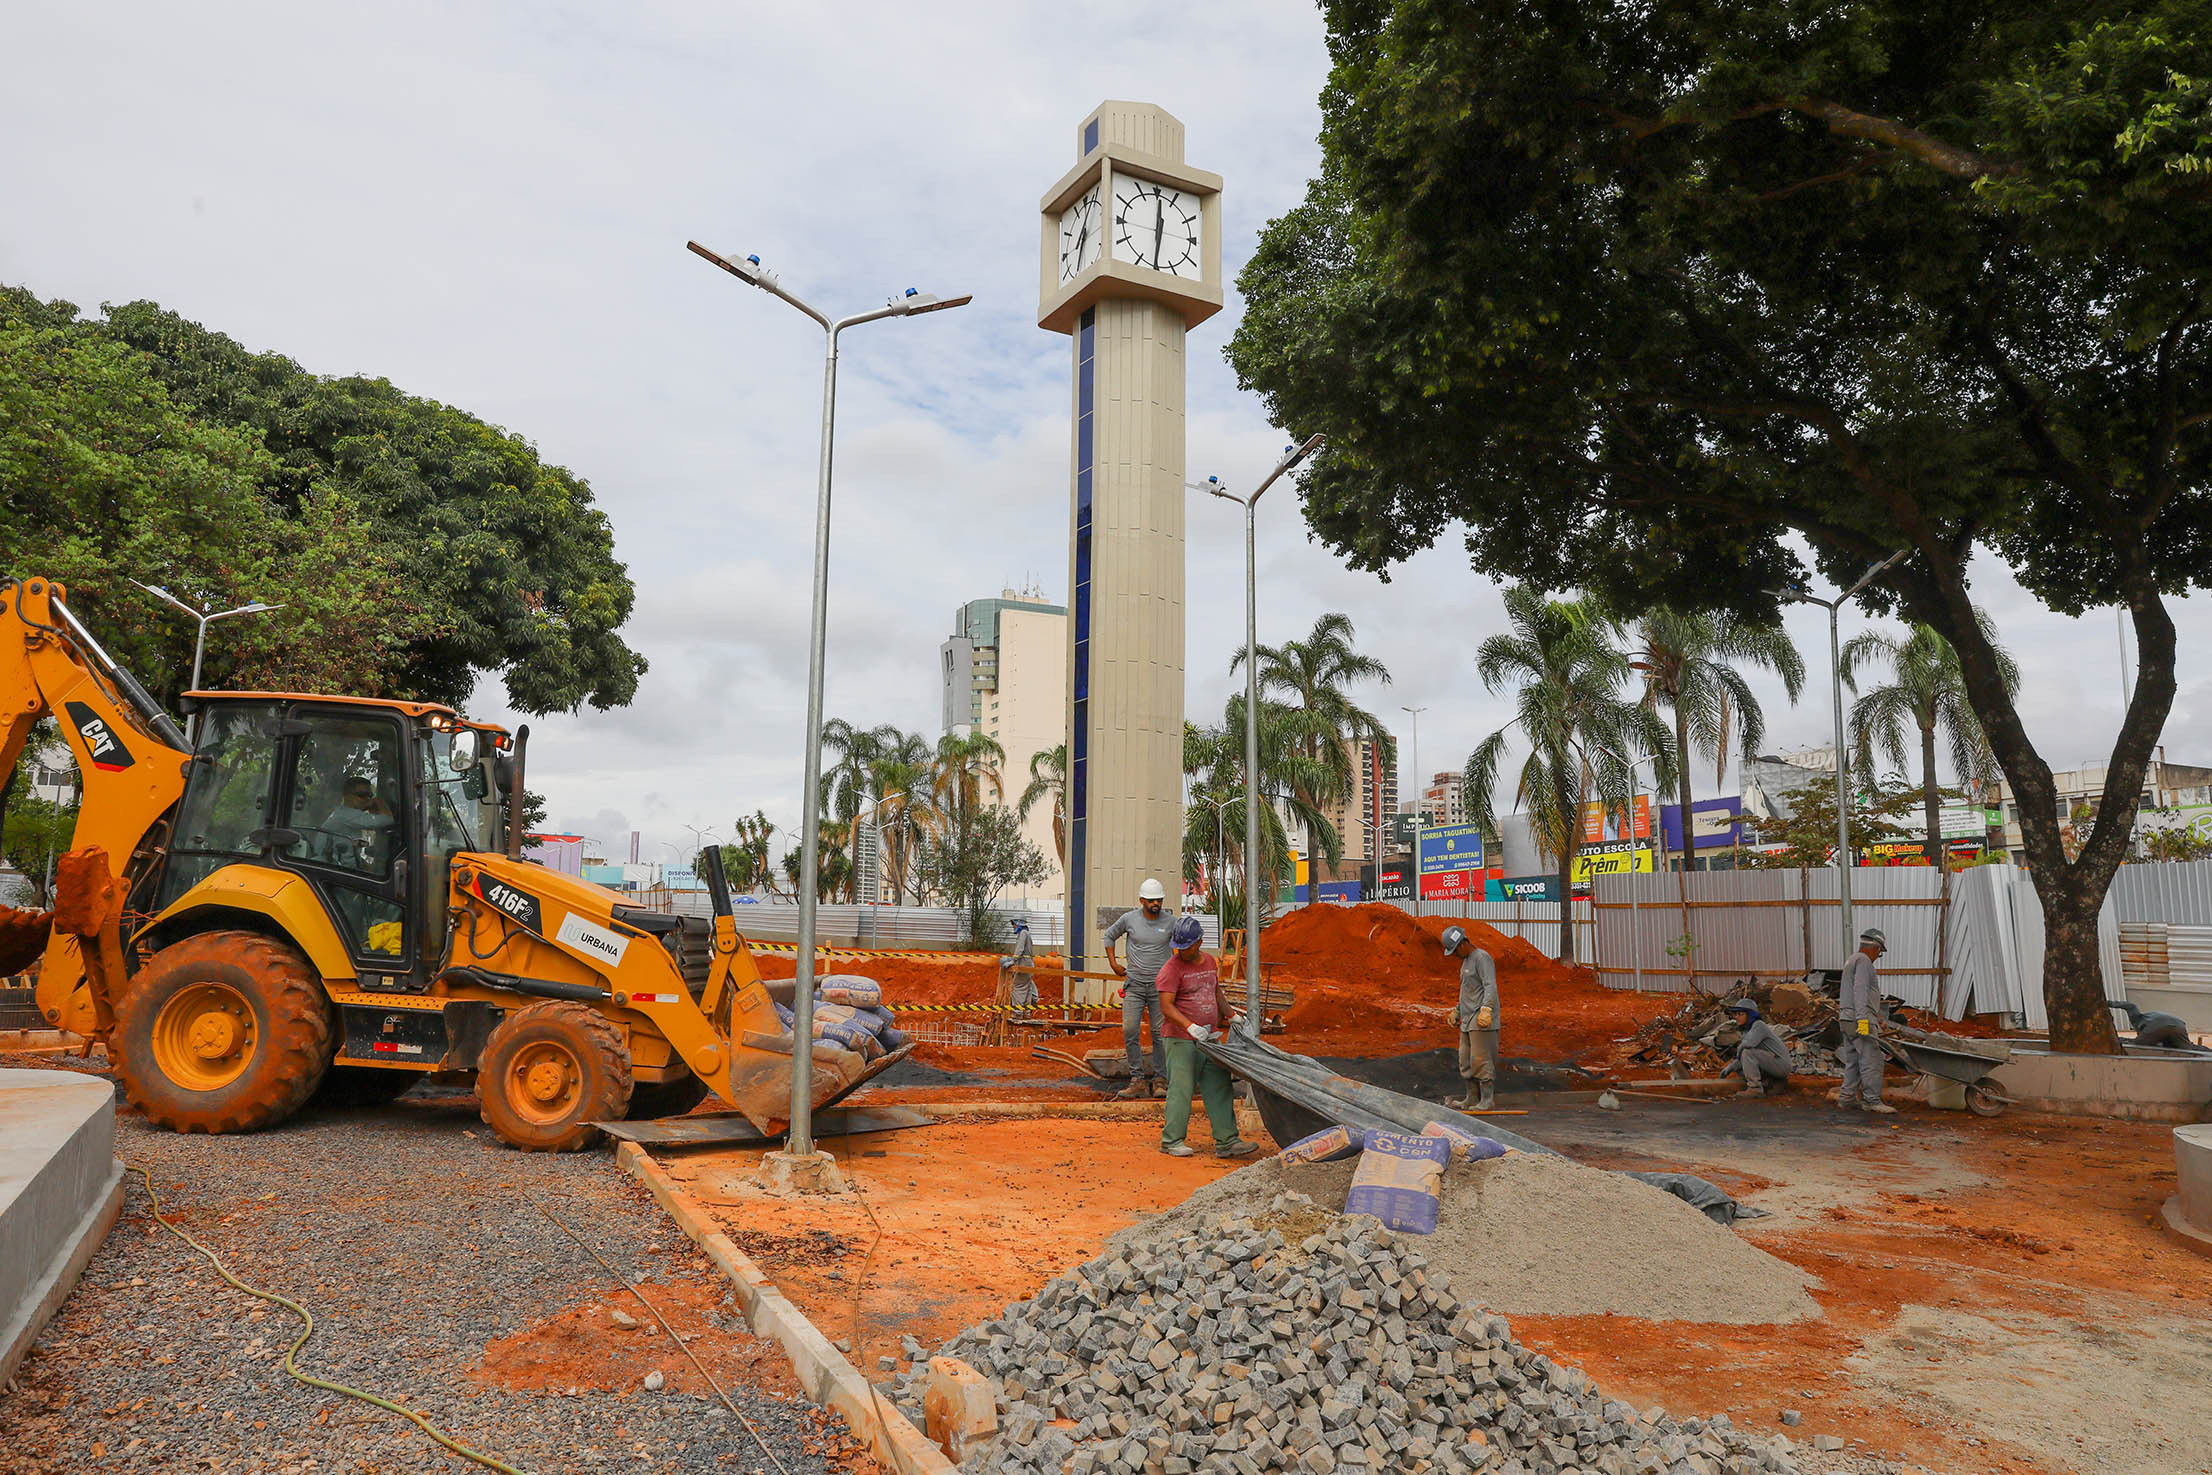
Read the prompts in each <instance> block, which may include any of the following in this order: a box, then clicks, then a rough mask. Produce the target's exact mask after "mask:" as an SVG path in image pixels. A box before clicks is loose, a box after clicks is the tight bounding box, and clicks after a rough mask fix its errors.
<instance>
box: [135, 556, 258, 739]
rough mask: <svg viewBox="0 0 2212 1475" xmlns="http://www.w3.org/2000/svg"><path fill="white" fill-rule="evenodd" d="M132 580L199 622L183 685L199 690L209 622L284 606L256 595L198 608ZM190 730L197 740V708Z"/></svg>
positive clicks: (210, 623) (190, 689)
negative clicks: (249, 600)
mask: <svg viewBox="0 0 2212 1475" xmlns="http://www.w3.org/2000/svg"><path fill="white" fill-rule="evenodd" d="M131 582H132V583H133V584H138V587H139V588H141V589H143V590H145V591H146V592H147V593H148V594H151V595H152V596H154V598H156V599H159V600H161V601H163V602H164V603H167V604H171V605H174V606H176V607H177V608H178V609H181V610H183V611H184V612H185V613H186V614H188V615H190V616H191V617H192V618H193V619H195V620H197V621H198V622H199V626H200V631H199V634H197V635H195V636H194V637H193V638H192V682H191V685H189V686H188V687H186V688H185V689H186V690H187V691H198V690H199V689H200V660H201V658H202V657H203V656H205V655H206V654H207V627H208V626H210V625H212V624H214V623H215V622H216V621H217V620H227V619H229V618H230V617H231V616H232V615H265V614H268V613H269V612H270V611H271V610H280V609H282V608H284V606H283V605H281V604H263V603H262V602H261V601H260V600H258V599H257V600H255V601H254V602H253V603H251V604H241V605H239V606H238V607H237V608H236V609H225V610H215V611H207V610H197V609H194V608H193V607H192V606H191V605H189V604H186V603H185V602H184V601H183V600H181V599H179V598H177V596H176V595H174V594H171V593H170V592H169V591H168V590H166V589H164V588H162V587H161V586H160V585H159V584H140V583H139V581H138V580H136V579H133V580H131ZM190 733H191V737H192V741H193V742H194V743H195V744H197V743H198V742H199V740H200V714H199V713H198V712H194V713H193V714H192V726H191V728H190Z"/></svg>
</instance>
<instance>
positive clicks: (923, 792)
mask: <svg viewBox="0 0 2212 1475" xmlns="http://www.w3.org/2000/svg"><path fill="white" fill-rule="evenodd" d="M887 731H889V732H891V733H892V734H894V735H895V736H894V737H892V738H891V739H889V740H887V741H885V742H884V743H883V744H882V745H881V747H880V748H879V750H878V752H877V754H876V756H875V758H874V760H873V761H872V762H870V763H869V765H868V783H869V787H870V790H871V792H873V793H874V795H875V800H876V806H875V814H876V827H877V829H878V830H879V831H880V832H881V833H882V835H883V868H884V870H885V872H887V873H888V875H889V878H890V881H891V896H892V899H893V900H894V901H895V902H896V903H898V904H899V905H901V906H903V905H905V903H906V881H907V876H908V874H909V873H910V872H911V870H912V869H913V863H914V858H915V856H916V854H917V853H918V852H919V851H920V848H921V842H922V839H923V838H924V837H925V836H927V835H930V834H933V833H935V831H936V829H937V826H938V824H939V823H940V821H941V820H942V818H943V816H942V815H940V814H939V812H938V809H937V805H936V801H935V800H934V799H933V798H932V797H931V792H930V790H931V785H932V783H933V782H934V778H935V772H936V770H935V765H934V762H933V759H934V756H935V755H934V753H933V752H932V750H931V748H930V746H929V742H928V740H927V739H925V738H924V737H923V736H922V735H921V734H920V733H915V732H903V733H902V732H899V731H898V729H896V728H890V729H887Z"/></svg>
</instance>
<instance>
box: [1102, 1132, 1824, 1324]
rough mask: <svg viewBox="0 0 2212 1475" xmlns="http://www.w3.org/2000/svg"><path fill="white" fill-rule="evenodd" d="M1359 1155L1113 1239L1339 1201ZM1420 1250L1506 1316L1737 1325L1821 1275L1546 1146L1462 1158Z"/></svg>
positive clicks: (1457, 1285)
mask: <svg viewBox="0 0 2212 1475" xmlns="http://www.w3.org/2000/svg"><path fill="white" fill-rule="evenodd" d="M1357 1161H1358V1159H1356V1158H1352V1159H1346V1160H1345V1161H1342V1162H1334V1163H1310V1164H1309V1163H1286V1162H1284V1161H1283V1160H1282V1159H1281V1158H1267V1159H1264V1160H1262V1161H1260V1162H1257V1163H1254V1164H1253V1165H1252V1166H1250V1167H1248V1168H1244V1169H1241V1170H1239V1171H1238V1172H1234V1173H1231V1174H1229V1175H1228V1176H1227V1177H1225V1178H1219V1179H1216V1180H1215V1181H1214V1182H1212V1183H1209V1184H1208V1185H1206V1186H1205V1187H1204V1188H1201V1189H1199V1190H1198V1191H1197V1192H1196V1193H1194V1194H1192V1195H1191V1196H1190V1197H1189V1198H1187V1199H1185V1200H1184V1201H1183V1202H1182V1203H1181V1204H1179V1205H1177V1206H1176V1207H1175V1208H1172V1209H1169V1210H1167V1211H1166V1212H1164V1213H1161V1214H1156V1215H1154V1216H1153V1217H1152V1218H1150V1219H1147V1220H1145V1221H1144V1222H1142V1223H1140V1224H1135V1225H1132V1226H1130V1227H1129V1228H1127V1229H1125V1230H1123V1231H1122V1232H1121V1233H1120V1234H1117V1235H1115V1236H1114V1238H1113V1241H1112V1247H1113V1248H1117V1249H1118V1248H1123V1247H1125V1246H1126V1247H1134V1246H1136V1245H1139V1244H1150V1243H1154V1242H1156V1241H1161V1240H1171V1239H1173V1238H1175V1237H1176V1236H1177V1235H1180V1234H1185V1233H1189V1232H1190V1231H1192V1230H1194V1229H1198V1228H1201V1227H1203V1226H1204V1224H1205V1223H1206V1221H1207V1220H1209V1219H1213V1218H1217V1217H1219V1216H1221V1215H1225V1214H1229V1215H1240V1216H1250V1215H1254V1214H1259V1213H1263V1212H1265V1210H1266V1208H1267V1205H1268V1204H1270V1203H1272V1202H1273V1201H1274V1198H1275V1195H1276V1194H1278V1193H1281V1192H1282V1191H1283V1190H1285V1189H1290V1190H1293V1191H1295V1192H1298V1193H1302V1194H1304V1195H1306V1196H1307V1197H1308V1198H1310V1199H1312V1200H1313V1201H1314V1202H1315V1203H1318V1204H1323V1205H1337V1204H1342V1203H1343V1202H1344V1195H1345V1191H1346V1190H1347V1189H1348V1188H1350V1186H1351V1182H1352V1169H1353V1167H1354V1166H1355V1164H1356V1163H1357ZM1411 1242H1413V1243H1417V1244H1419V1245H1420V1246H1421V1249H1422V1253H1423V1254H1425V1255H1427V1256H1428V1259H1429V1263H1430V1265H1431V1266H1432V1267H1434V1268H1435V1269H1438V1270H1441V1271H1443V1272H1445V1273H1446V1274H1448V1275H1449V1276H1450V1277H1451V1285H1452V1290H1453V1292H1454V1293H1455V1294H1457V1295H1458V1296H1460V1297H1461V1298H1462V1299H1464V1300H1469V1301H1474V1302H1478V1303H1480V1304H1481V1305H1484V1306H1487V1307H1489V1308H1490V1309H1491V1310H1492V1311H1496V1312H1502V1313H1504V1314H1506V1315H1509V1316H1515V1315H1519V1316H1600V1315H1613V1316H1635V1317H1642V1318H1644V1319H1647V1320H1651V1321H1700V1322H1726V1323H1733V1324H1738V1325H1749V1324H1762V1323H1769V1322H1785V1321H1801V1320H1804V1319H1805V1318H1807V1317H1811V1316H1818V1315H1819V1314H1820V1308H1819V1306H1818V1305H1817V1304H1815V1302H1814V1301H1813V1298H1812V1297H1811V1296H1810V1295H1808V1294H1807V1293H1806V1287H1807V1286H1808V1285H1810V1284H1813V1283H1815V1282H1814V1281H1813V1278H1812V1277H1811V1276H1809V1275H1807V1274H1806V1273H1805V1272H1804V1271H1802V1270H1799V1269H1798V1268H1797V1267H1796V1266H1794V1265H1791V1264H1788V1263H1786V1262H1785V1261H1782V1260H1778V1259H1776V1258H1775V1257H1774V1256H1772V1255H1769V1254H1768V1253H1767V1252H1766V1251H1764V1250H1761V1249H1758V1248H1756V1247H1755V1246H1753V1245H1751V1244H1749V1243H1747V1242H1745V1241H1744V1240H1742V1239H1740V1238H1739V1237H1737V1235H1736V1233H1735V1232H1734V1231H1733V1230H1730V1229H1726V1228H1723V1227H1722V1226H1720V1225H1718V1224H1715V1223H1714V1222H1713V1221H1712V1220H1710V1219H1708V1218H1706V1217H1705V1216H1704V1215H1703V1214H1701V1213H1699V1212H1698V1211H1697V1210H1696V1209H1693V1208H1691V1207H1690V1206H1689V1205H1688V1204H1686V1203H1684V1202H1682V1200H1680V1199H1678V1198H1676V1197H1674V1196H1673V1195H1672V1194H1670V1193H1667V1192H1666V1191H1665V1190H1663V1189H1659V1188H1654V1187H1652V1186H1651V1185H1650V1184H1648V1183H1643V1182H1639V1181H1638V1180H1636V1179H1634V1178H1630V1177H1628V1176H1626V1175H1625V1174H1621V1173H1609V1172H1606V1171H1604V1170H1602V1169H1598V1168H1592V1167H1586V1166H1584V1165H1583V1164H1581V1163H1578V1162H1575V1161H1573V1160H1572V1159H1570V1158H1564V1157H1557V1156H1554V1155H1552V1154H1550V1153H1512V1154H1509V1155H1507V1156H1505V1157H1502V1158H1494V1159H1492V1160H1490V1161H1488V1162H1479V1163H1460V1164H1454V1165H1453V1166H1452V1167H1451V1168H1449V1169H1447V1170H1446V1172H1445V1175H1444V1200H1443V1205H1442V1208H1441V1210H1440V1212H1439V1214H1438V1217H1437V1228H1436V1233H1435V1234H1433V1235H1430V1236H1428V1237H1427V1238H1426V1240H1422V1239H1420V1238H1418V1237H1414V1238H1412V1240H1411Z"/></svg>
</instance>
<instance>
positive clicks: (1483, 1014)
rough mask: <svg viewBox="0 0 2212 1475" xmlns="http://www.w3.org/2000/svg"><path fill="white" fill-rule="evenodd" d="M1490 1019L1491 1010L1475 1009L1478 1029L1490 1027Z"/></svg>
mask: <svg viewBox="0 0 2212 1475" xmlns="http://www.w3.org/2000/svg"><path fill="white" fill-rule="evenodd" d="M1490 1020H1491V1014H1490V1011H1489V1010H1488V1009H1477V1010H1476V1011H1475V1028H1476V1029H1488V1028H1489V1027H1490Z"/></svg>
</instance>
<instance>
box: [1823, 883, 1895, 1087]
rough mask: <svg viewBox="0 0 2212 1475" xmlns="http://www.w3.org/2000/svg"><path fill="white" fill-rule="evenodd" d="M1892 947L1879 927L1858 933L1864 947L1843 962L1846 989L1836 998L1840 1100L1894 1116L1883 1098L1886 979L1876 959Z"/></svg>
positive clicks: (1860, 947) (1860, 944)
mask: <svg viewBox="0 0 2212 1475" xmlns="http://www.w3.org/2000/svg"><path fill="white" fill-rule="evenodd" d="M1888 951H1889V939H1888V938H1886V937H1884V936H1883V935H1882V929H1881V928H1879V927H1869V928H1867V929H1866V931H1864V932H1862V933H1860V934H1859V950H1858V951H1857V952H1855V953H1853V954H1852V955H1851V960H1850V961H1849V962H1847V963H1845V964H1844V965H1843V988H1842V990H1841V992H1840V993H1839V994H1838V995H1837V998H1836V1018H1837V1019H1838V1020H1839V1021H1840V1022H1841V1024H1842V1026H1843V1048H1842V1049H1840V1050H1838V1051H1837V1052H1836V1053H1837V1054H1838V1055H1841V1056H1842V1057H1843V1085H1842V1086H1841V1087H1839V1088H1838V1089H1837V1091H1836V1104H1837V1105H1838V1106H1840V1107H1842V1108H1843V1109H1844V1110H1845V1111H1871V1112H1874V1113H1877V1114H1878V1115H1881V1116H1895V1115H1896V1114H1897V1108H1896V1107H1894V1106H1891V1105H1890V1104H1889V1103H1888V1102H1886V1101H1884V1100H1883V1099H1882V1039H1881V1035H1882V977H1881V974H1880V973H1878V972H1876V971H1875V968H1874V960H1875V959H1876V958H1879V957H1880V956H1881V955H1882V954H1884V953H1886V952H1888Z"/></svg>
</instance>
